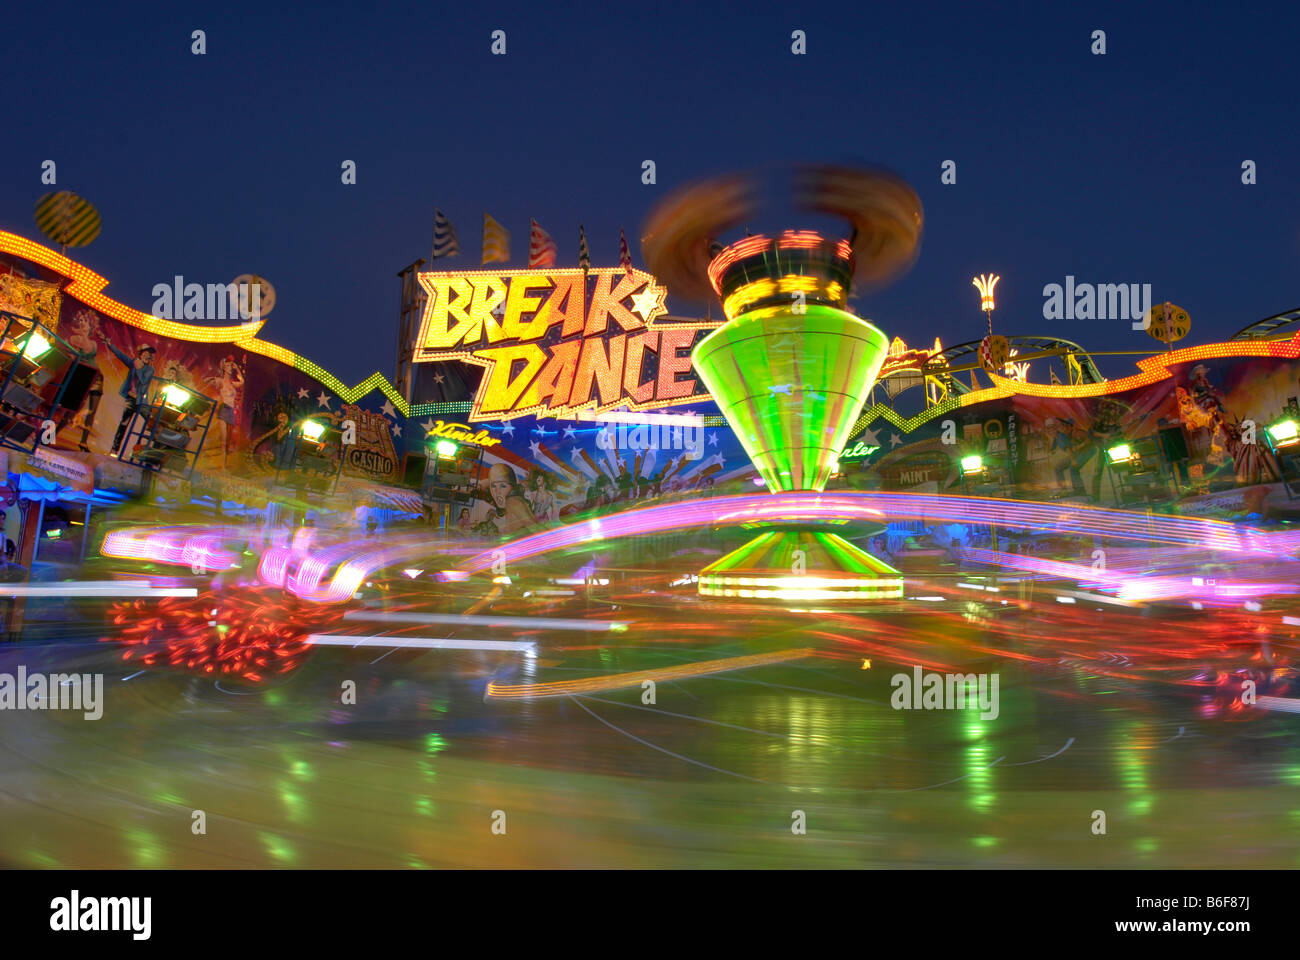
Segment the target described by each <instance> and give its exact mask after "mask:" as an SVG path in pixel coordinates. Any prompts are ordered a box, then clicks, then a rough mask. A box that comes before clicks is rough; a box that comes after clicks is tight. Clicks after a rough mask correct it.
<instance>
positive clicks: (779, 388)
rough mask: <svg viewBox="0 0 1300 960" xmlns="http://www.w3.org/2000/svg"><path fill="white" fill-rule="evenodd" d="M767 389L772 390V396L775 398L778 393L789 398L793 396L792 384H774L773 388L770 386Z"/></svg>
mask: <svg viewBox="0 0 1300 960" xmlns="http://www.w3.org/2000/svg"><path fill="white" fill-rule="evenodd" d="M767 389H768V390H770V391H771V392H772V396H774V397H775V396H776V395H777V394H778V393H784V394H785V395H786V396H787V397H788V396H791V394H790V384H788V383H781V384H776V383H774V384H772V385H771V386H769V387H768V388H767Z"/></svg>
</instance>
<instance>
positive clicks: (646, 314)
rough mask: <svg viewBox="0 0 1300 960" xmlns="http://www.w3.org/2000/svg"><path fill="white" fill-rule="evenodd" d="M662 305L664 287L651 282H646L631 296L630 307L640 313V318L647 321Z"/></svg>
mask: <svg viewBox="0 0 1300 960" xmlns="http://www.w3.org/2000/svg"><path fill="white" fill-rule="evenodd" d="M663 305H664V289H663V288H662V287H659V286H656V285H655V284H653V283H647V284H646V285H645V289H644V290H642V291H641V292H640V293H638V294H634V295H633V296H632V309H633V310H634V311H635V312H637V313H639V314H641V319H642V320H645V321H649V319H650V318H651V317H652V316H654V315H655V313H656V312H658V311H659V310H661V309H662V308H663Z"/></svg>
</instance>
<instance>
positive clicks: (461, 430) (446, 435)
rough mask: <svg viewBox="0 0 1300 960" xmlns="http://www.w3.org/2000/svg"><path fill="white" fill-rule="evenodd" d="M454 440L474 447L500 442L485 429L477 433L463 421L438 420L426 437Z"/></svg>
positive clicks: (492, 445)
mask: <svg viewBox="0 0 1300 960" xmlns="http://www.w3.org/2000/svg"><path fill="white" fill-rule="evenodd" d="M434 438H437V439H440V440H455V441H456V442H457V443H468V444H472V445H473V446H476V447H495V446H496V445H497V444H498V443H500V442H501V440H500V438H499V437H494V436H492V435H491V434H490V433H488V432H487V431H486V430H479V431H478V432H477V433H475V432H474V431H473V429H472V428H470V427H468V426H466V425H465V424H463V423H446V422H444V421H442V420H439V421H438V422H437V423H436V424H434V427H433V429H432V430H430V431H429V433H428V436H427V437H426V439H430V440H432V439H434Z"/></svg>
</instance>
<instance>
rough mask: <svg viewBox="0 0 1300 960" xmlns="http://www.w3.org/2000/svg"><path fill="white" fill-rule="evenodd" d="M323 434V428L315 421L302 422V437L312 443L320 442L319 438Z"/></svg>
mask: <svg viewBox="0 0 1300 960" xmlns="http://www.w3.org/2000/svg"><path fill="white" fill-rule="evenodd" d="M324 433H325V427H324V425H322V424H319V423H317V422H316V421H315V420H304V421H303V422H302V435H303V436H304V437H306V438H307V439H308V440H311V441H313V442H320V438H321V437H322V436H323V435H324Z"/></svg>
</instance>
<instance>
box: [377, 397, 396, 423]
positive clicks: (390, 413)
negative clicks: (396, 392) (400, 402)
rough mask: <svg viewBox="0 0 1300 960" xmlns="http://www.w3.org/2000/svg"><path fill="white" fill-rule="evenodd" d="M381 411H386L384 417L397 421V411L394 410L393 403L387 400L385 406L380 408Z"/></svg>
mask: <svg viewBox="0 0 1300 960" xmlns="http://www.w3.org/2000/svg"><path fill="white" fill-rule="evenodd" d="M380 409H381V410H383V411H384V416H386V417H392V418H393V419H394V420H396V419H397V411H396V410H394V409H393V401H391V400H385V401H384V405H383V406H382V407H380Z"/></svg>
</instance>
